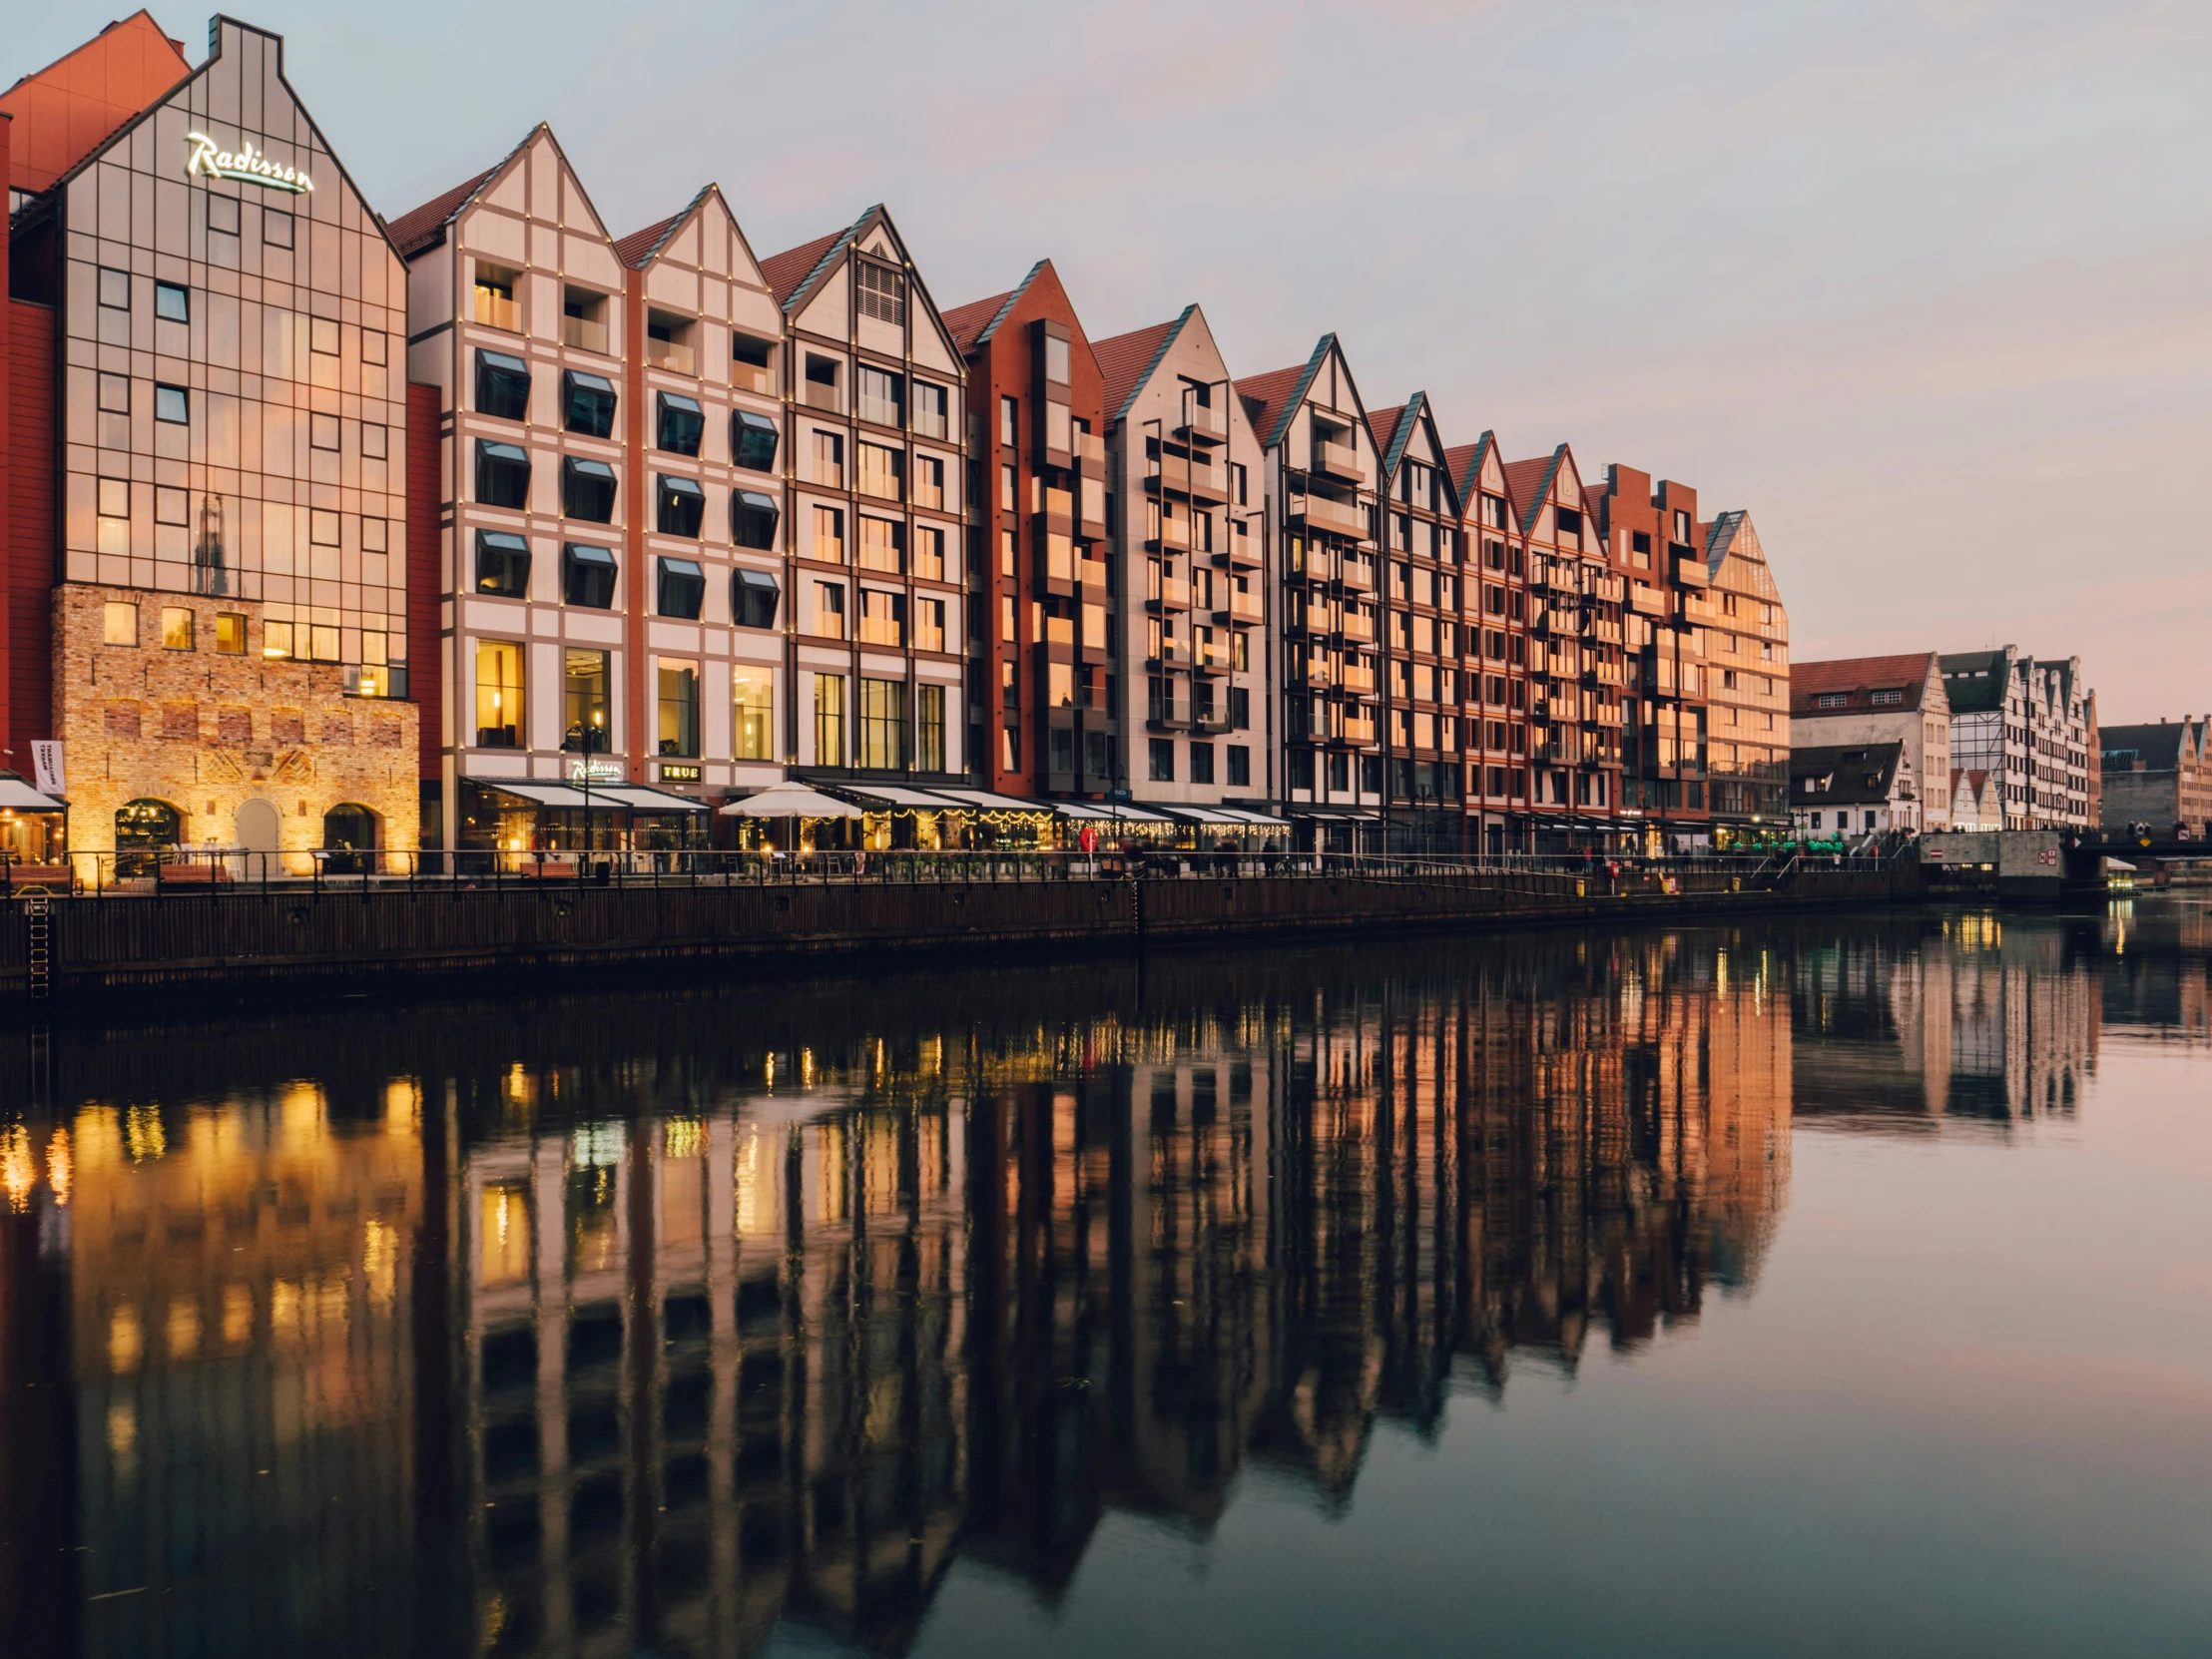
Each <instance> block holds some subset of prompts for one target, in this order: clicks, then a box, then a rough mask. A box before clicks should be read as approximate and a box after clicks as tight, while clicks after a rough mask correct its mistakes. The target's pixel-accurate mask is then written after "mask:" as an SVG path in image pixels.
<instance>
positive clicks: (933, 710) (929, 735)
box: [914, 686, 944, 772]
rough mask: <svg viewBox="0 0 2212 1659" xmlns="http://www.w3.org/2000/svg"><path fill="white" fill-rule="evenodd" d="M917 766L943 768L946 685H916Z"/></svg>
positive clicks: (926, 769) (923, 769) (920, 769)
mask: <svg viewBox="0 0 2212 1659" xmlns="http://www.w3.org/2000/svg"><path fill="white" fill-rule="evenodd" d="M914 770H915V771H917V772H942V771H944V688H943V687H942V686H916V687H915V688H914Z"/></svg>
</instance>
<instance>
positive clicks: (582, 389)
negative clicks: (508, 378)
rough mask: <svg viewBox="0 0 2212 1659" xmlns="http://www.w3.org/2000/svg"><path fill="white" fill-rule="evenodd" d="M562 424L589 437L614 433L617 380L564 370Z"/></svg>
mask: <svg viewBox="0 0 2212 1659" xmlns="http://www.w3.org/2000/svg"><path fill="white" fill-rule="evenodd" d="M480 354H482V355H488V354H489V353H480ZM561 425H562V426H563V427H564V428H566V429H567V430H568V431H571V432H577V433H580V434H582V435H583V436H585V437H587V438H605V437H612V436H613V435H614V430H615V383H614V382H613V381H612V380H610V379H608V378H607V377H606V376H605V375H603V374H586V373H584V372H583V371H582V370H581V369H575V368H570V369H564V370H562V372H561Z"/></svg>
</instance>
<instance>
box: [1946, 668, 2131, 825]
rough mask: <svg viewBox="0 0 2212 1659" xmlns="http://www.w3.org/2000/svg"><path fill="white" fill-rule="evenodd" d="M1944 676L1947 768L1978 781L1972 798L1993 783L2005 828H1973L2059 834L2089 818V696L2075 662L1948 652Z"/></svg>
mask: <svg viewBox="0 0 2212 1659" xmlns="http://www.w3.org/2000/svg"><path fill="white" fill-rule="evenodd" d="M1942 675H1943V686H1944V691H1945V695H1946V697H1947V699H1948V701H1949V705H1950V710H1951V719H1950V729H1951V745H1950V747H1951V757H1952V763H1953V765H1954V766H1956V767H1957V768H1958V769H1959V770H1960V771H1961V772H1963V773H1968V774H1972V773H1978V774H1980V775H1982V779H1983V783H1982V784H1981V785H1980V786H1978V787H1976V788H1973V789H1971V790H1969V792H1968V793H1970V794H1972V795H1973V796H1974V797H1975V799H1977V800H1978V799H1980V797H1981V796H1982V795H1983V794H1984V793H1985V792H1986V789H1987V787H1988V781H1989V780H1994V782H1995V787H1996V791H1997V801H1998V805H1999V811H2000V816H2001V818H2002V822H2001V823H1999V824H1994V825H1989V824H1983V825H1979V826H1976V828H1983V829H1997V830H2066V829H2086V828H2088V827H2089V826H2090V825H2091V824H2092V823H2094V822H2096V821H2095V820H2094V819H2092V817H2091V816H2090V802H2091V796H2092V791H2093V789H2094V786H2095V769H2096V763H2097V760H2098V757H2097V755H2096V754H2094V753H2093V752H2092V749H2093V746H2092V744H2091V742H2090V735H2091V732H2092V731H2093V729H2094V727H2095V724H2096V700H2095V694H2094V693H2093V692H2091V691H2090V690H2089V688H2088V687H2087V686H2086V685H2085V684H2084V683H2083V682H2082V678H2081V659H2080V658H2078V657H2069V658H2067V659H2065V660H2063V661H2057V660H2052V659H2037V658H2034V657H2030V656H2027V655H2026V654H2024V653H2023V652H2021V651H2020V649H2019V648H2018V647H2017V646H2011V645H2007V646H2001V647H1999V648H1997V649H1995V650H1992V651H1968V652H1960V653H1957V654H1953V655H1946V656H1944V657H1943V659H1942ZM1953 828H1958V829H1964V828H1966V826H1964V825H1956V826H1953Z"/></svg>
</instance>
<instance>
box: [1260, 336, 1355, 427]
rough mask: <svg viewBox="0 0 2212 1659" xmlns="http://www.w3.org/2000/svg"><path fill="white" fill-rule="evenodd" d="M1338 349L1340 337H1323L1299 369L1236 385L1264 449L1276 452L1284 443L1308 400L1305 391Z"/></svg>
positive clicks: (1278, 372) (1280, 370) (1277, 372)
mask: <svg viewBox="0 0 2212 1659" xmlns="http://www.w3.org/2000/svg"><path fill="white" fill-rule="evenodd" d="M1336 346H1337V336H1336V335H1335V334H1324V335H1322V337H1321V339H1320V340H1319V341H1318V342H1317V343H1316V344H1315V346H1314V354H1313V355H1312V356H1310V357H1308V358H1307V359H1306V361H1305V362H1304V363H1303V364H1302V365H1300V366H1299V367H1297V368H1278V369H1273V370H1271V371H1270V372H1268V373H1266V374H1256V375H1254V376H1253V377H1252V378H1251V379H1249V380H1239V381H1237V382H1236V387H1237V395H1238V396H1239V397H1241V398H1243V399H1244V401H1245V407H1246V409H1247V410H1248V411H1249V412H1250V413H1251V416H1252V429H1253V431H1254V432H1256V433H1258V434H1259V437H1260V447H1261V448H1262V449H1273V448H1274V447H1275V446H1276V445H1277V444H1279V443H1281V442H1282V441H1283V434H1284V432H1285V431H1286V430H1288V428H1289V426H1290V423H1291V416H1292V415H1293V414H1295V413H1297V411H1298V406H1299V404H1300V403H1301V402H1302V401H1304V399H1305V397H1306V388H1307V387H1308V386H1310V385H1312V384H1313V383H1314V376H1315V375H1317V374H1319V373H1320V372H1321V365H1322V364H1323V363H1325V362H1327V361H1328V360H1329V353H1330V352H1331V351H1333V350H1335V349H1336Z"/></svg>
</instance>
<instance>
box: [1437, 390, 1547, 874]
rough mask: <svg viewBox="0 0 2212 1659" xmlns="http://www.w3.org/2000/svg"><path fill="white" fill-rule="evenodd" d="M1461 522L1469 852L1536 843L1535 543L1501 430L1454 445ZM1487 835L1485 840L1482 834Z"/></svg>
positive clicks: (1462, 737)
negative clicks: (1532, 718)
mask: <svg viewBox="0 0 2212 1659" xmlns="http://www.w3.org/2000/svg"><path fill="white" fill-rule="evenodd" d="M1445 464H1446V465H1447V466H1448V467H1449V468H1450V470H1451V474H1452V477H1453V480H1454V482H1455V485H1456V488H1457V492H1458V496H1459V504H1460V510H1461V513H1462V515H1463V519H1462V522H1461V525H1460V532H1459V533H1460V553H1461V559H1462V564H1461V569H1460V574H1459V605H1460V624H1459V674H1460V688H1459V689H1460V708H1461V711H1462V712H1461V722H1462V724H1461V728H1460V734H1459V741H1460V747H1461V752H1462V754H1463V755H1464V756H1465V760H1466V769H1467V776H1466V785H1465V791H1464V794H1463V796H1462V801H1463V804H1464V807H1465V810H1466V816H1467V819H1468V843H1467V844H1468V850H1470V851H1474V850H1480V851H1483V852H1506V851H1514V852H1524V851H1527V850H1529V848H1530V846H1531V844H1532V843H1531V838H1530V837H1531V826H1530V820H1529V810H1528V804H1529V800H1530V793H1529V782H1528V780H1529V771H1528V759H1529V711H1530V701H1529V680H1528V663H1529V657H1528V616H1529V596H1528V549H1527V544H1526V542H1525V541H1524V540H1523V539H1522V537H1521V535H1520V523H1519V520H1518V519H1517V518H1515V517H1514V514H1513V506H1512V502H1511V499H1510V498H1509V496H1508V495H1507V493H1506V485H1505V463H1504V461H1503V460H1502V459H1501V458H1500V456H1499V453H1498V446H1497V435H1496V434H1495V433H1494V432H1484V433H1483V434H1482V436H1481V437H1480V438H1479V439H1478V440H1477V441H1475V442H1474V443H1471V444H1467V445H1464V446H1462V447H1460V448H1456V449H1451V450H1447V451H1446V452H1445ZM1477 835H1478V836H1479V838H1477Z"/></svg>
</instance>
